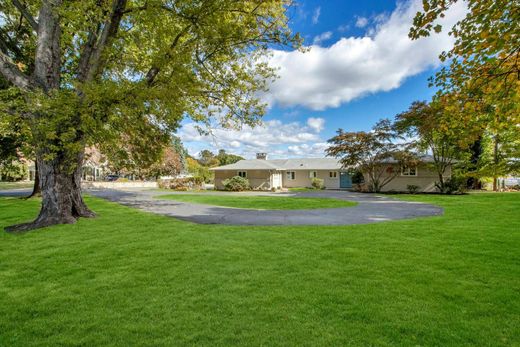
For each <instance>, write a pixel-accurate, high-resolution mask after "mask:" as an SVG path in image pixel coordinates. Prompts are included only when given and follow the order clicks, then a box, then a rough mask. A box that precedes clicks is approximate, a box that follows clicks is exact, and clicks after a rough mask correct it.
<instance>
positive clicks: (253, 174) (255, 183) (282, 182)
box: [215, 170, 339, 189]
mask: <svg viewBox="0 0 520 347" xmlns="http://www.w3.org/2000/svg"><path fill="white" fill-rule="evenodd" d="M245 171H246V172H247V179H248V180H249V183H250V184H251V187H252V188H253V189H271V187H274V188H277V187H283V188H306V187H311V185H312V179H311V178H310V172H311V171H316V172H317V176H318V178H320V179H322V180H323V184H324V185H325V188H327V189H337V188H339V171H337V172H338V173H337V175H336V176H337V177H336V178H330V177H329V170H294V172H295V179H294V180H288V179H287V175H286V173H285V172H286V171H270V170H245ZM237 175H238V171H236V170H219V171H215V188H216V189H224V184H223V183H222V182H223V181H224V180H227V179H228V178H231V177H234V176H237Z"/></svg>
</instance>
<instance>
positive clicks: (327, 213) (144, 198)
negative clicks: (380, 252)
mask: <svg viewBox="0 0 520 347" xmlns="http://www.w3.org/2000/svg"><path fill="white" fill-rule="evenodd" d="M86 192H88V193H89V194H91V195H94V196H97V197H100V198H103V199H106V200H110V201H114V202H117V203H120V204H123V205H126V206H130V207H135V208H139V209H141V210H144V211H148V212H153V213H157V214H162V215H166V216H170V217H175V218H178V219H182V220H186V221H190V222H194V223H199V224H228V225H349V224H366V223H376V222H384V221H389V220H398V219H408V218H416V217H425V216H438V215H442V214H443V209H442V208H440V207H438V206H433V205H429V204H424V203H419V202H409V201H402V200H397V199H393V198H390V197H386V196H378V195H375V194H364V193H354V192H348V191H332V190H330V191H329V190H325V191H318V192H298V193H293V192H290V193H267V192H243V193H222V192H208V193H203V194H226V195H230V194H236V195H262V196H295V197H320V198H334V199H341V200H349V201H356V202H357V203H358V205H357V206H354V207H346V208H323V209H314V210H252V209H241V208H230V207H220V206H210V205H202V204H194V203H186V202H178V201H175V200H162V199H157V197H158V196H160V195H165V194H175V192H164V191H153V190H147V189H125V190H108V189H103V190H100V189H89V190H86ZM182 194H186V192H182ZM188 194H189V193H188Z"/></svg>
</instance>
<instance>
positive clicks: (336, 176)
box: [329, 171, 338, 178]
mask: <svg viewBox="0 0 520 347" xmlns="http://www.w3.org/2000/svg"><path fill="white" fill-rule="evenodd" d="M329 178H338V172H337V171H329Z"/></svg>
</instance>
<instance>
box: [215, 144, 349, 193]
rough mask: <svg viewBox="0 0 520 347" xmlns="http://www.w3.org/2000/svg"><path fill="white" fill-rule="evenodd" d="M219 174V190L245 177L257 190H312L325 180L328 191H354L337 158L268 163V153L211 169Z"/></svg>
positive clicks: (216, 181)
mask: <svg viewBox="0 0 520 347" xmlns="http://www.w3.org/2000/svg"><path fill="white" fill-rule="evenodd" d="M210 170H212V171H214V172H215V188H217V189H223V188H224V185H223V181H224V180H226V179H228V178H231V177H234V176H241V177H245V178H247V179H248V180H249V183H250V184H251V187H252V188H253V189H265V190H269V189H273V188H275V189H279V188H297V187H311V184H312V179H313V178H320V179H322V180H323V183H324V186H325V188H327V189H339V188H351V187H352V180H351V179H350V176H349V174H348V173H347V172H346V170H343V169H342V168H341V164H339V163H338V161H337V160H336V159H333V158H301V159H273V160H268V159H267V156H266V155H265V153H259V154H258V155H257V159H252V160H240V161H238V162H236V163H234V164H230V165H224V166H219V167H215V168H211V169H210Z"/></svg>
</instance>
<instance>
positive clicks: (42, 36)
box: [0, 0, 300, 231]
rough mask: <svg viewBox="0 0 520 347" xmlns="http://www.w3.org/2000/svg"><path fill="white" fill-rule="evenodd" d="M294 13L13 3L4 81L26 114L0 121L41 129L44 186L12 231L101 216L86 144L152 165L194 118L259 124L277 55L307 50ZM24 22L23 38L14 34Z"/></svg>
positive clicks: (252, 5) (267, 6)
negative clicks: (271, 58) (37, 202)
mask: <svg viewBox="0 0 520 347" xmlns="http://www.w3.org/2000/svg"><path fill="white" fill-rule="evenodd" d="M288 5H290V3H289V2H288V1H286V0H275V1H269V2H266V1H262V0H246V1H234V0H198V1H192V0H179V1H175V2H171V1H160V0H152V1H144V0H111V1H81V2H75V3H74V5H73V6H72V5H71V4H68V3H67V2H66V1H64V0H38V1H37V0H27V1H26V2H25V4H21V3H20V1H15V0H12V1H10V2H9V1H4V2H2V5H0V12H1V14H2V22H0V38H1V39H0V42H1V45H0V74H1V75H2V76H3V77H4V79H5V80H7V81H8V82H9V85H10V88H9V89H10V90H9V93H11V94H17V95H18V97H19V98H22V99H23V100H24V104H23V105H21V104H19V103H15V102H13V101H12V99H11V98H8V99H4V98H2V99H3V100H4V101H5V102H3V103H1V104H0V109H1V110H0V114H2V115H5V114H9V115H13V116H16V117H18V119H19V120H20V122H24V123H25V124H28V127H29V128H30V129H31V135H32V136H31V141H32V145H33V146H34V149H35V154H36V161H37V164H38V169H39V178H40V185H41V188H42V207H41V210H40V213H39V216H38V217H37V218H36V220H35V221H34V222H32V223H29V224H25V225H20V226H17V227H13V228H10V230H12V231H24V230H29V229H33V228H37V227H43V226H48V225H53V224H61V223H74V222H75V221H76V219H77V218H79V217H93V216H94V215H95V214H94V213H93V212H92V211H91V210H90V209H88V207H87V206H86V204H85V203H84V201H83V199H82V196H81V187H80V184H81V167H82V163H83V159H84V155H85V151H84V150H85V147H87V146H92V145H95V146H97V147H100V146H110V145H111V144H112V146H116V145H117V144H119V143H122V142H123V141H128V142H129V143H131V145H132V146H134V147H135V148H136V149H137V148H140V149H141V148H146V149H147V150H146V151H145V150H143V151H141V154H143V155H148V154H150V155H151V154H152V152H156V153H157V151H159V150H160V148H162V147H163V146H164V144H166V143H168V140H169V134H170V133H171V132H173V131H175V130H176V128H177V127H178V125H179V122H180V121H181V120H182V118H183V117H184V116H185V115H189V116H190V117H191V118H192V119H194V120H196V121H199V122H202V123H208V122H209V119H210V118H212V117H213V115H215V114H218V115H219V118H218V119H219V121H220V123H221V124H222V125H223V126H228V127H231V126H236V125H237V124H241V123H245V124H250V125H254V124H256V123H257V121H258V119H259V117H260V116H261V115H262V114H263V112H264V109H265V107H264V105H263V104H262V103H261V102H260V101H259V99H258V98H257V97H255V95H258V93H257V92H259V91H263V90H265V88H266V86H267V84H266V81H267V80H268V79H270V78H273V77H274V75H275V74H274V72H275V71H274V70H273V69H272V68H271V67H269V66H268V65H267V64H266V63H265V61H266V60H265V59H264V57H265V56H266V54H268V52H269V48H270V46H271V45H277V44H278V45H294V46H298V45H299V42H300V39H299V38H298V37H297V36H292V35H291V33H290V30H289V29H288V26H287V17H286V16H285V12H286V9H287V6H288ZM20 19H21V20H20ZM15 23H20V25H21V26H23V28H24V30H23V33H22V32H21V31H9V28H12V27H14V26H15ZM9 42H13V43H14V44H13V45H9V44H8V43H9ZM33 49H34V50H33ZM17 50H18V51H20V52H22V53H21V56H22V57H23V58H24V59H20V58H19V56H20V54H18V53H19V52H18V53H17V52H16V51H17ZM25 58H27V59H25ZM26 61H29V63H26ZM4 95H5V94H4ZM135 151H137V150H135ZM154 155H156V154H154Z"/></svg>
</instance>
